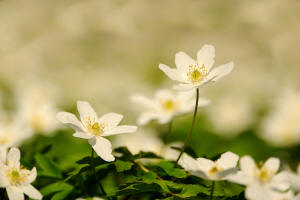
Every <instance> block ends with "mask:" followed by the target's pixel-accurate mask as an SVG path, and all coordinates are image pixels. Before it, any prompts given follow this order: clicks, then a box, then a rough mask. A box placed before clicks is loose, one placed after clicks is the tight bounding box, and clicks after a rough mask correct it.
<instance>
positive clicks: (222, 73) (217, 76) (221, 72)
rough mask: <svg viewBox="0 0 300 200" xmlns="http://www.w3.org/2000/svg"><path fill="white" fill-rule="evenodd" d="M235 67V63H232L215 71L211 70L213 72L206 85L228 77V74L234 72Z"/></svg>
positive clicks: (210, 73)
mask: <svg viewBox="0 0 300 200" xmlns="http://www.w3.org/2000/svg"><path fill="white" fill-rule="evenodd" d="M233 67H234V64H233V62H230V63H227V64H224V65H221V66H219V67H216V68H214V69H213V70H211V72H209V74H208V75H207V77H206V79H205V81H204V83H206V82H210V81H213V82H215V81H217V80H218V79H220V78H222V77H223V76H226V75H227V74H229V73H230V72H231V71H232V70H233ZM204 83H203V84H204Z"/></svg>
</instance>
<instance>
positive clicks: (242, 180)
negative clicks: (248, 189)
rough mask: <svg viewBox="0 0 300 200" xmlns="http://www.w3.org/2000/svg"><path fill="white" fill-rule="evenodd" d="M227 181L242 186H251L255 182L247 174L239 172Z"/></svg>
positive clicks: (230, 176)
mask: <svg viewBox="0 0 300 200" xmlns="http://www.w3.org/2000/svg"><path fill="white" fill-rule="evenodd" d="M226 179H227V180H229V181H231V182H234V183H237V184H240V185H250V184H251V183H252V182H253V178H252V177H249V176H248V175H247V174H246V173H245V172H242V171H238V172H237V173H235V174H232V175H229V176H228V177H226Z"/></svg>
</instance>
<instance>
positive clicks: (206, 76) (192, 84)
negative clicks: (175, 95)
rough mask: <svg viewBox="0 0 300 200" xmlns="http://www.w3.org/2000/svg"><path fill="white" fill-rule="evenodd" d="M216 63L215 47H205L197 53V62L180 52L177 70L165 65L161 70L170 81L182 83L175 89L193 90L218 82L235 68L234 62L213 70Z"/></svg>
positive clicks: (177, 55) (177, 56) (176, 62)
mask: <svg viewBox="0 0 300 200" xmlns="http://www.w3.org/2000/svg"><path fill="white" fill-rule="evenodd" d="M214 62H215V48H214V46H212V45H204V46H203V47H202V48H201V49H200V50H199V51H198V53H197V60H194V59H192V58H191V57H190V56H188V55H187V54H186V53H184V52H178V53H177V54H176V55H175V64H176V69H172V68H170V67H168V66H166V65H164V64H160V65H159V68H160V69H161V70H162V71H163V72H164V73H165V74H166V75H167V76H168V77H169V78H170V79H172V80H175V81H179V82H181V83H180V84H179V85H175V86H174V89H177V90H191V89H193V88H199V87H200V86H201V85H203V84H206V83H209V82H215V81H217V80H218V79H220V78H222V77H223V76H226V75H227V74H229V73H230V72H231V71H232V69H233V67H234V64H233V62H229V63H227V64H224V65H221V66H219V67H217V68H215V69H212V67H213V64H214ZM211 69H212V70H211Z"/></svg>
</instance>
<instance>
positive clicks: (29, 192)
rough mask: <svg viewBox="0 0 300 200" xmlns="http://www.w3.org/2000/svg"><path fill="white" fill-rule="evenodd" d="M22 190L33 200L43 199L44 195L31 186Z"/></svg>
mask: <svg viewBox="0 0 300 200" xmlns="http://www.w3.org/2000/svg"><path fill="white" fill-rule="evenodd" d="M22 189H23V192H24V193H25V194H26V195H27V196H29V197H30V198H32V199H37V200H40V199H42V198H43V196H42V194H41V193H40V192H39V191H38V190H37V189H35V188H34V187H33V186H32V185H30V184H29V185H26V186H23V187H22Z"/></svg>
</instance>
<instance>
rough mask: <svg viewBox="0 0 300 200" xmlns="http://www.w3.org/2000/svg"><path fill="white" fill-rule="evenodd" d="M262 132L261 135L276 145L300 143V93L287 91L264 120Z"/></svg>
mask: <svg viewBox="0 0 300 200" xmlns="http://www.w3.org/2000/svg"><path fill="white" fill-rule="evenodd" d="M260 132H261V133H262V134H259V135H260V136H261V137H262V138H263V139H264V140H266V141H267V142H268V143H270V144H272V145H274V146H280V147H281V146H292V145H297V144H300V93H299V92H296V91H293V90H289V91H285V93H284V94H283V95H282V96H281V97H280V98H279V99H278V100H277V101H276V103H275V109H274V110H273V111H272V112H271V113H270V115H269V116H267V117H266V118H265V120H264V121H263V124H262V131H260Z"/></svg>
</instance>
